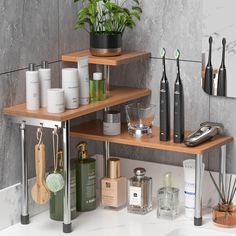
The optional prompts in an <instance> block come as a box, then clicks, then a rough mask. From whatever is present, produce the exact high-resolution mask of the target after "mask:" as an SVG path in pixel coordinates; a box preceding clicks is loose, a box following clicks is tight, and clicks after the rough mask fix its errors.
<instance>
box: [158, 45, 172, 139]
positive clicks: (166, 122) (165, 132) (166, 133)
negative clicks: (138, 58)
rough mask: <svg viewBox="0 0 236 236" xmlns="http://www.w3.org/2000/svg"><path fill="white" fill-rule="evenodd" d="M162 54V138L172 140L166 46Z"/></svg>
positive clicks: (161, 51)
mask: <svg viewBox="0 0 236 236" xmlns="http://www.w3.org/2000/svg"><path fill="white" fill-rule="evenodd" d="M160 55H161V57H162V64H163V73H162V78H161V84H160V140H161V141H168V140H170V104H169V103H170V95H169V82H168V79H167V76H166V65H165V55H166V50H165V48H161V50H160Z"/></svg>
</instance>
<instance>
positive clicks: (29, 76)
mask: <svg viewBox="0 0 236 236" xmlns="http://www.w3.org/2000/svg"><path fill="white" fill-rule="evenodd" d="M50 88H51V69H50V68H48V63H47V61H42V63H41V68H40V69H39V70H38V71H36V70H35V64H34V63H30V64H29V68H28V71H26V109H27V110H37V109H39V108H40V106H41V107H47V91H48V89H50Z"/></svg>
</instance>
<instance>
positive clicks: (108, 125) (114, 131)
mask: <svg viewBox="0 0 236 236" xmlns="http://www.w3.org/2000/svg"><path fill="white" fill-rule="evenodd" d="M120 133H121V123H120V112H119V111H105V112H104V121H103V134H104V135H118V134H120Z"/></svg>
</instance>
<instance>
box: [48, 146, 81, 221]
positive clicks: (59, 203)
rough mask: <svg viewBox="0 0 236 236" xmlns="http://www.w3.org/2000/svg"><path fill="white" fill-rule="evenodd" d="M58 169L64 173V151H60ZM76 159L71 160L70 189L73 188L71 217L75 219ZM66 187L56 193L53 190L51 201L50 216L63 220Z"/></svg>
mask: <svg viewBox="0 0 236 236" xmlns="http://www.w3.org/2000/svg"><path fill="white" fill-rule="evenodd" d="M57 156H58V157H57V158H58V169H57V172H58V173H61V174H62V175H63V152H62V151H59V152H58V155H57ZM75 167H76V166H75V161H71V168H70V169H71V171H70V190H71V219H75V218H76V216H77V212H76V168H75ZM53 172H54V169H51V170H50V171H49V173H53ZM63 202H64V188H63V189H62V190H60V191H58V192H56V193H52V192H51V198H50V202H49V212H50V218H51V219H52V220H56V221H63V216H64V203H63Z"/></svg>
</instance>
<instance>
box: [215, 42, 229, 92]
mask: <svg viewBox="0 0 236 236" xmlns="http://www.w3.org/2000/svg"><path fill="white" fill-rule="evenodd" d="M222 46H223V49H222V61H221V65H220V69H219V73H218V84H217V96H226V95H227V91H226V90H227V73H226V68H225V46H226V39H225V38H223V39H222Z"/></svg>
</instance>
